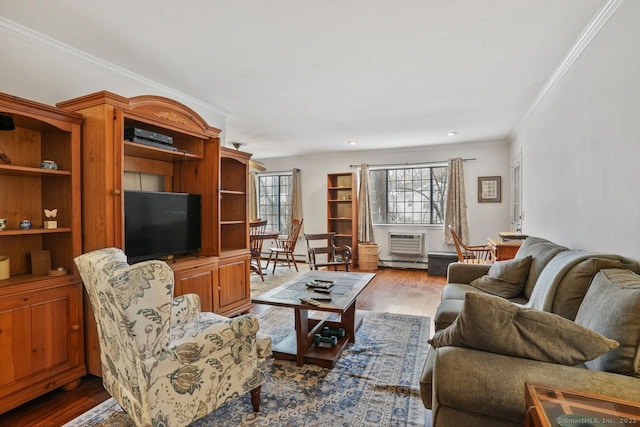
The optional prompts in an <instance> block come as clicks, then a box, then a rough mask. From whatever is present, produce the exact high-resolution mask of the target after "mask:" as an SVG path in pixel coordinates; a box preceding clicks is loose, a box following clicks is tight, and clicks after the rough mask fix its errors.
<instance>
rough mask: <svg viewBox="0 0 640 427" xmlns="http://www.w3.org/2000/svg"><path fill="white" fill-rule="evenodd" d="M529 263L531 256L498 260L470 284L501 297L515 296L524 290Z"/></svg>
mask: <svg viewBox="0 0 640 427" xmlns="http://www.w3.org/2000/svg"><path fill="white" fill-rule="evenodd" d="M530 265H531V256H527V257H525V258H521V259H510V260H508V261H498V262H496V263H494V264H492V265H491V267H490V268H489V271H488V272H487V274H486V275H484V276H482V277H480V278H478V279H476V280H474V281H472V282H471V283H470V285H471V286H473V287H475V288H478V289H480V290H483V291H485V292H488V293H490V294H492V295H497V296H499V297H502V298H515V297H517V296H518V295H520V294H521V293H522V291H524V285H525V284H526V283H527V276H528V275H529V266H530Z"/></svg>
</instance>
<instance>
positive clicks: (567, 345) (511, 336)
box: [429, 293, 618, 365]
mask: <svg viewBox="0 0 640 427" xmlns="http://www.w3.org/2000/svg"><path fill="white" fill-rule="evenodd" d="M429 343H430V344H431V345H432V346H433V347H435V348H438V347H444V346H457V347H467V348H473V349H477V350H483V351H488V352H492V353H498V354H503V355H508V356H514V357H520V358H526V359H533V360H539V361H543V362H551V363H558V364H563V365H577V364H579V363H582V362H584V361H587V360H591V359H594V358H596V357H598V356H600V355H601V354H604V353H606V352H608V351H609V350H612V349H614V348H616V347H618V343H617V342H616V341H614V340H611V339H608V338H606V337H604V336H602V335H600V334H599V333H597V332H594V331H592V330H590V329H588V328H586V327H583V326H581V325H578V324H576V323H574V322H572V321H570V320H567V319H565V318H563V317H561V316H558V315H556V314H553V313H547V312H543V311H539V310H534V309H527V308H521V307H518V306H516V305H515V304H512V303H510V302H509V301H506V300H504V299H503V298H500V297H496V296H492V295H483V294H479V293H468V294H467V296H466V298H465V300H464V303H463V307H462V311H461V312H460V315H459V316H458V317H457V319H456V320H455V321H454V322H453V324H451V325H450V326H449V327H447V328H445V329H443V330H440V331H438V332H436V333H435V335H434V336H433V338H432V339H430V340H429Z"/></svg>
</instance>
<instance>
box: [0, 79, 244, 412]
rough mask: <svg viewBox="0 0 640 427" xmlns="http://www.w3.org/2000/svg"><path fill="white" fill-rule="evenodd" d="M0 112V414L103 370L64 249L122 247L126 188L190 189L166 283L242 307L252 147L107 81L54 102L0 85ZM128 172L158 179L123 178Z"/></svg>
mask: <svg viewBox="0 0 640 427" xmlns="http://www.w3.org/2000/svg"><path fill="white" fill-rule="evenodd" d="M0 116H1V117H0V119H1V120H2V126H1V127H0V188H1V191H0V218H2V219H6V222H7V224H6V228H4V229H3V230H0V263H1V265H0V270H1V271H0V360H2V363H1V364H0V414H2V413H4V412H6V411H8V410H10V409H12V408H15V407H16V406H18V405H21V404H23V403H25V402H27V401H29V400H31V399H33V398H35V397H37V396H40V395H42V394H44V393H47V392H49V391H51V390H54V389H56V388H59V387H63V388H65V389H72V388H75V387H77V386H78V385H79V384H80V379H81V378H82V377H83V376H84V375H85V374H86V373H87V371H88V372H90V373H92V374H95V375H101V366H100V355H99V344H98V339H97V330H96V326H95V321H94V317H93V313H92V311H91V305H90V303H89V300H88V298H87V297H86V295H85V296H84V297H83V290H82V282H81V280H80V277H79V274H78V272H77V270H76V268H75V265H74V263H73V259H74V258H75V257H76V256H78V255H80V254H82V253H84V252H89V251H92V250H95V249H99V248H104V247H112V246H115V247H119V248H122V249H124V248H125V229H124V224H125V222H124V212H125V209H124V194H125V190H152V191H164V192H183V193H195V194H200V195H201V200H202V215H201V223H202V224H201V244H202V249H201V251H199V252H198V253H197V254H193V255H189V256H177V257H175V258H174V259H171V260H168V263H169V265H170V266H171V267H172V268H173V270H174V272H175V279H176V284H175V290H174V293H175V294H176V295H181V294H185V293H190V292H195V293H197V294H199V295H200V299H201V303H202V309H203V310H204V311H213V312H216V313H219V314H222V315H226V316H232V315H236V314H240V313H244V312H247V311H248V310H249V309H250V307H251V302H250V286H249V285H250V282H249V261H250V259H249V208H248V203H247V197H248V191H249V186H248V175H249V159H250V157H251V154H249V153H244V152H241V151H238V150H235V149H228V148H226V147H221V146H220V139H219V134H220V130H219V129H216V128H213V127H210V126H209V125H208V124H207V123H206V122H205V121H204V120H203V119H202V118H201V117H200V116H199V115H198V114H197V113H195V112H194V111H193V110H191V109H190V108H188V107H187V106H185V105H183V104H181V103H178V102H176V101H174V100H171V99H167V98H163V97H159V96H137V97H133V98H125V97H122V96H119V95H116V94H113V93H109V92H97V93H94V94H90V95H87V96H83V97H80V98H76V99H72V100H69V101H64V102H60V103H59V104H57V108H56V107H53V106H48V105H44V104H40V103H37V102H33V101H29V100H26V99H22V98H18V97H15V96H11V95H7V94H3V93H0ZM129 127H138V128H142V129H146V130H149V131H152V132H157V133H160V134H163V135H167V136H170V137H172V138H173V146H174V147H175V149H173V148H171V147H168V148H166V149H165V148H163V147H157V146H148V145H143V144H138V143H135V142H131V141H127V140H125V138H124V130H125V128H129ZM47 161H48V162H47ZM132 174H133V176H134V178H135V177H138V176H139V177H140V180H139V182H140V186H142V182H143V180H142V175H145V176H151V177H152V178H153V179H152V182H156V183H159V185H158V186H159V187H160V188H153V189H147V188H128V187H130V186H131V184H130V182H131V180H129V181H127V180H126V179H125V178H126V176H129V177H131V175H132ZM133 181H136V182H138V181H137V180H135V179H134V180H133ZM53 209H56V210H57V216H56V217H55V218H47V217H46V212H45V210H49V211H51V210H53ZM52 219H55V221H56V222H57V224H55V227H53V226H52V224H45V221H47V220H52ZM23 220H30V222H31V227H30V228H29V227H27V226H26V225H25V224H26V222H25V221H23ZM21 223H22V225H21ZM7 257H8V258H7ZM41 258H42V259H44V261H45V262H44V263H43V262H41V261H40V259H41ZM49 260H50V261H49ZM40 264H42V265H44V266H45V269H44V271H42V266H41V265H40ZM6 270H9V271H6ZM4 276H8V278H6V277H4Z"/></svg>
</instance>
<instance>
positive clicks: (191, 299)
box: [171, 294, 200, 328]
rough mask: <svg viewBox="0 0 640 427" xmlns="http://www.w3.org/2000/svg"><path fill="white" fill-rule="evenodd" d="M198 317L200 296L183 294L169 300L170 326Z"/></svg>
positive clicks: (192, 320)
mask: <svg viewBox="0 0 640 427" xmlns="http://www.w3.org/2000/svg"><path fill="white" fill-rule="evenodd" d="M198 317H200V296H199V295H198V294H185V295H180V296H178V297H174V298H173V301H172V302H171V327H172V328H173V327H175V326H178V325H184V324H185V323H191V322H194V321H196V320H197V319H198Z"/></svg>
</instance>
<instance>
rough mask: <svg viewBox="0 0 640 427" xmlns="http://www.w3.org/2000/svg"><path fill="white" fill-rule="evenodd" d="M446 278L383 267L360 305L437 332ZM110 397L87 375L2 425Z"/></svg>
mask: <svg viewBox="0 0 640 427" xmlns="http://www.w3.org/2000/svg"><path fill="white" fill-rule="evenodd" d="M355 271H357V270H355ZM445 282H446V278H445V277H440V276H429V275H428V274H427V272H426V271H424V270H408V269H407V270H399V269H390V268H381V269H379V270H377V271H376V277H375V279H374V280H373V281H372V282H371V284H369V286H368V287H367V288H366V289H365V290H364V291H363V293H362V294H361V295H360V297H359V298H358V308H359V309H361V310H371V311H386V312H391V313H400V314H410V315H416V316H429V317H431V319H432V322H431V333H433V316H434V314H435V311H436V308H437V306H438V304H439V303H440V297H441V295H442V288H443V287H444V284H445ZM263 308H264V307H258V306H255V307H254V309H253V310H252V311H253V312H259V311H261V310H262V309H263ZM108 398H109V394H108V393H107V392H106V391H105V390H104V388H103V387H102V380H101V379H100V378H98V377H95V376H93V375H87V376H86V377H85V378H83V381H82V384H81V385H80V386H79V387H78V388H76V389H75V390H72V391H68V392H65V391H62V390H60V389H58V390H54V391H52V392H51V393H48V394H46V395H44V396H41V397H39V398H37V399H35V400H32V401H31V402H29V403H26V404H24V405H22V406H20V407H18V408H16V409H13V410H12V411H9V412H7V413H5V414H2V415H0V426H1V427H16V426H20V427H22V426H34V427H35V426H38V427H57V426H61V425H63V424H65V423H66V422H68V421H71V420H72V419H74V418H75V417H77V416H78V415H81V414H82V413H84V412H86V411H88V410H89V409H91V408H93V407H94V406H96V405H98V404H99V403H101V402H103V401H105V400H107V399H108Z"/></svg>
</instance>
